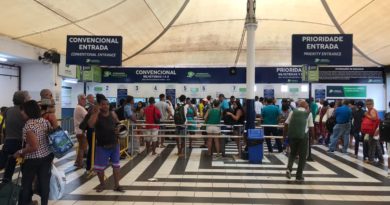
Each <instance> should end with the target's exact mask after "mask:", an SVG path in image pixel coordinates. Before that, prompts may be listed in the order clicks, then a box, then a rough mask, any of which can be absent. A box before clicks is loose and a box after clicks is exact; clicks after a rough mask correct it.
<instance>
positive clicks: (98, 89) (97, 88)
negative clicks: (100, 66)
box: [93, 86, 103, 93]
mask: <svg viewBox="0 0 390 205" xmlns="http://www.w3.org/2000/svg"><path fill="white" fill-rule="evenodd" d="M93 90H94V91H95V92H97V93H100V92H103V87H100V86H96V87H94V88H93Z"/></svg>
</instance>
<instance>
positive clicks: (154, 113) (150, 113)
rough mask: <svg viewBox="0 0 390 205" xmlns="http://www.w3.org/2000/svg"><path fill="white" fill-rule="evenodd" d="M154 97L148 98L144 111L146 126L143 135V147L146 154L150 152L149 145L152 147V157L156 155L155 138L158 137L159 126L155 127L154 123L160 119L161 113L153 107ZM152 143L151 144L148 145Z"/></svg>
mask: <svg viewBox="0 0 390 205" xmlns="http://www.w3.org/2000/svg"><path fill="white" fill-rule="evenodd" d="M155 102H156V101H155V99H154V97H150V98H149V106H148V107H146V108H145V109H144V113H145V123H146V124H147V125H146V129H147V130H146V131H145V135H147V136H146V137H145V145H146V154H148V153H149V151H150V145H152V155H156V147H157V140H158V138H157V136H158V129H159V126H158V125H155V124H157V123H156V122H157V121H159V119H161V112H160V110H159V109H158V108H157V107H156V106H154V103H155ZM150 143H152V144H150Z"/></svg>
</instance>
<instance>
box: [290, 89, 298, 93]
mask: <svg viewBox="0 0 390 205" xmlns="http://www.w3.org/2000/svg"><path fill="white" fill-rule="evenodd" d="M289 92H290V93H298V92H299V88H289Z"/></svg>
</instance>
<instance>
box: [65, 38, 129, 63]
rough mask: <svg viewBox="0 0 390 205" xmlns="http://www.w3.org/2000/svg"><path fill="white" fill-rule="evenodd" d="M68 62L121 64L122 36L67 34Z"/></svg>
mask: <svg viewBox="0 0 390 205" xmlns="http://www.w3.org/2000/svg"><path fill="white" fill-rule="evenodd" d="M66 64H68V65H82V66H88V65H105V66H120V65H121V64H122V37H121V36H67V39H66Z"/></svg>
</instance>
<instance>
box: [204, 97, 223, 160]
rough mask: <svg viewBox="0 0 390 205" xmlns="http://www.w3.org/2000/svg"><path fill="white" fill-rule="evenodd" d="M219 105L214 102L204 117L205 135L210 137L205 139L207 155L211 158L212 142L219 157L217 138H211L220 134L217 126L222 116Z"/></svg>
mask: <svg viewBox="0 0 390 205" xmlns="http://www.w3.org/2000/svg"><path fill="white" fill-rule="evenodd" d="M219 105H220V102H219V101H217V100H214V102H213V108H212V109H209V110H208V111H207V113H206V115H205V117H204V118H205V122H206V126H207V127H206V131H207V134H208V135H210V137H209V138H208V139H207V148H208V154H209V156H212V145H213V141H214V143H215V149H216V151H217V157H220V151H221V148H220V144H219V138H218V137H212V136H217V135H220V134H221V128H220V127H219V126H218V125H219V124H220V123H221V116H222V114H221V109H220V107H219Z"/></svg>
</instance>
